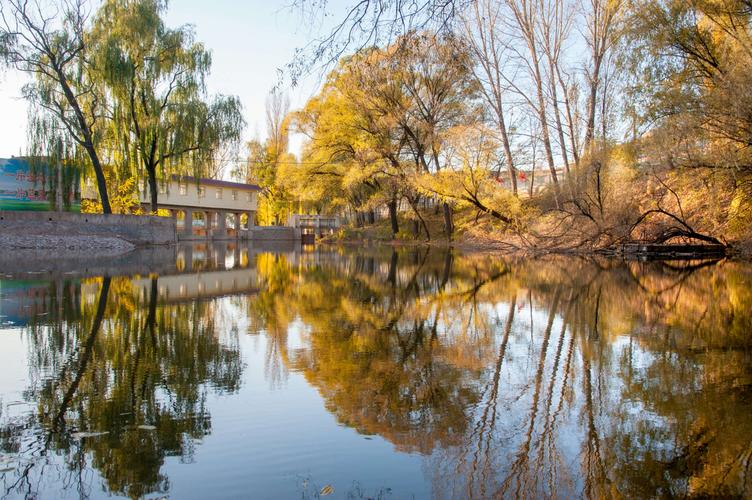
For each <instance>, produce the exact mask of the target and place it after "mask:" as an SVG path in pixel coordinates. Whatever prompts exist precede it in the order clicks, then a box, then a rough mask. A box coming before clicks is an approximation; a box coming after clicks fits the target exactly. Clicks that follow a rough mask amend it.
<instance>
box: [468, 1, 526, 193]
mask: <svg viewBox="0 0 752 500" xmlns="http://www.w3.org/2000/svg"><path fill="white" fill-rule="evenodd" d="M461 19H462V24H461V26H462V28H463V34H464V36H465V38H466V39H467V41H468V45H469V47H470V49H471V50H472V52H473V56H474V58H475V61H476V64H475V65H473V71H474V75H475V78H476V79H477V80H478V82H479V83H480V85H479V88H480V91H481V95H482V96H483V98H484V100H485V102H486V104H487V106H488V107H489V108H490V109H491V112H492V115H493V117H494V121H495V122H496V127H497V128H498V131H499V138H500V139H501V145H502V147H503V151H504V163H505V165H506V168H507V173H508V174H509V182H510V185H511V187H512V193H514V195H515V196H516V195H517V169H516V167H515V162H514V155H513V153H512V141H511V137H510V135H511V134H510V133H509V125H510V124H509V118H508V116H507V115H508V109H507V104H508V102H506V101H507V99H508V97H507V93H508V90H509V89H508V85H507V84H506V81H505V77H504V76H503V74H504V72H505V71H508V70H509V66H508V63H509V60H508V58H509V56H508V53H509V51H510V50H509V42H508V40H506V39H505V34H504V33H503V32H502V29H501V28H502V21H503V19H504V17H503V13H502V4H501V3H500V2H495V1H493V0H475V1H473V2H472V5H471V7H470V8H469V9H468V12H467V13H466V14H465V15H463V16H462V18H461Z"/></svg>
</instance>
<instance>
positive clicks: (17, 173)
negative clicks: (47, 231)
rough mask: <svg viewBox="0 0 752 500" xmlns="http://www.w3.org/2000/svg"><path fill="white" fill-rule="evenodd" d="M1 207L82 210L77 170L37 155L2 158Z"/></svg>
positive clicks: (0, 170)
mask: <svg viewBox="0 0 752 500" xmlns="http://www.w3.org/2000/svg"><path fill="white" fill-rule="evenodd" d="M0 210H22V211H47V210H60V211H67V212H80V211H81V189H80V183H79V176H78V171H77V169H73V168H64V169H62V170H61V171H59V170H58V169H56V168H54V167H53V166H51V165H49V164H48V163H47V162H45V161H44V160H43V159H37V158H0Z"/></svg>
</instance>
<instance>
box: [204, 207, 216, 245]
mask: <svg viewBox="0 0 752 500" xmlns="http://www.w3.org/2000/svg"><path fill="white" fill-rule="evenodd" d="M212 215H214V212H210V211H209V210H206V211H205V212H204V227H205V228H206V238H207V239H208V238H211V234H212Z"/></svg>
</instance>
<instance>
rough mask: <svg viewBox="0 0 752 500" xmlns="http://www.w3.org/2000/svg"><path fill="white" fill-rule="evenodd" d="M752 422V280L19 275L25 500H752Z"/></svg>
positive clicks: (360, 254) (290, 271) (120, 263)
mask: <svg viewBox="0 0 752 500" xmlns="http://www.w3.org/2000/svg"><path fill="white" fill-rule="evenodd" d="M6 257H7V256H6ZM4 262H8V259H7V258H6V259H5V260H4ZM751 415H752V265H750V264H748V263H738V262H732V261H717V262H710V261H707V262H700V261H690V262H648V263H645V262H624V261H617V260H607V259H584V258H572V257H548V258H545V259H522V258H512V257H505V256H500V255H488V254H472V253H465V254H463V253H460V252H456V251H454V252H450V251H447V250H442V249H439V248H430V249H426V248H422V249H421V248H412V249H400V250H393V249H391V248H378V247H377V248H356V249H343V248H326V247H321V248H316V249H315V250H307V251H299V250H297V251H296V250H295V249H279V250H274V249H254V248H247V247H237V246H234V245H223V246H220V247H217V246H194V247H179V248H165V249H157V250H150V251H142V252H141V253H140V254H139V253H136V254H133V255H130V256H125V257H123V258H117V259H112V258H109V259H96V258H92V259H88V260H86V261H75V260H73V261H65V260H56V259H54V258H51V259H48V260H47V261H36V260H34V259H31V260H27V259H23V258H19V259H18V264H17V265H14V266H7V265H6V266H5V267H4V268H0V498H82V497H85V498H111V497H130V498H152V499H156V498H167V497H169V498H179V499H183V498H187V499H191V498H196V499H205V498H304V499H306V498H398V499H402V498H514V497H527V498H542V497H556V498H572V497H584V498H618V497H625V498H655V497H675V496H712V495H716V496H723V497H735V496H736V497H747V498H749V497H750V496H752V470H750V467H751V465H750V464H751V461H752V416H751Z"/></svg>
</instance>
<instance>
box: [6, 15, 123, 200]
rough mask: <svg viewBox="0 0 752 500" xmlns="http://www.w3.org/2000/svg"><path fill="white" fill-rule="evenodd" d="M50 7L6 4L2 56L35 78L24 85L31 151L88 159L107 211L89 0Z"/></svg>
mask: <svg viewBox="0 0 752 500" xmlns="http://www.w3.org/2000/svg"><path fill="white" fill-rule="evenodd" d="M56 4H57V5H56ZM45 7H48V8H45V9H43V8H42V6H41V5H40V4H39V3H38V2H29V1H28V0H3V2H2V3H0V56H2V59H3V60H4V62H5V63H6V64H7V65H9V66H10V67H12V68H14V69H16V70H19V71H22V72H24V73H27V74H29V75H31V76H32V77H33V79H32V81H31V83H29V84H27V85H25V86H24V88H23V95H24V97H25V98H26V99H27V100H28V101H29V102H30V104H31V110H30V117H31V120H30V122H31V123H30V127H29V131H30V146H31V147H30V149H31V153H32V154H43V155H50V154H52V153H54V155H55V156H57V155H60V154H62V155H64V156H65V157H66V158H65V159H73V160H76V161H77V162H84V161H85V160H87V159H88V162H89V163H90V164H91V167H92V169H93V170H94V174H95V176H96V179H97V187H98V189H99V197H100V199H101V201H102V210H103V212H104V213H105V214H110V213H112V209H111V208H110V200H109V196H108V194H107V181H106V179H105V175H104V169H103V165H102V149H101V148H102V141H103V131H104V127H105V118H104V117H105V115H106V113H105V99H104V97H103V92H102V87H101V86H100V85H99V77H98V74H97V71H96V69H95V68H94V67H93V66H92V64H91V60H90V58H89V52H90V46H89V43H88V42H89V40H88V34H87V32H86V22H87V18H88V12H87V9H86V2H85V1H84V0H69V1H65V2H53V3H50V4H45ZM61 145H62V146H63V147H61Z"/></svg>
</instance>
